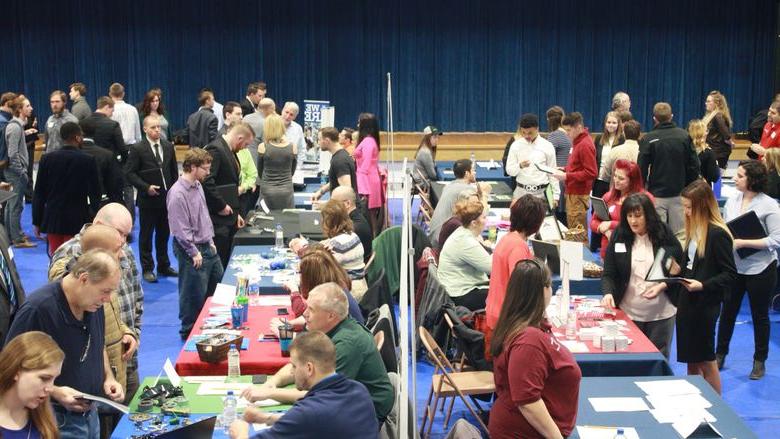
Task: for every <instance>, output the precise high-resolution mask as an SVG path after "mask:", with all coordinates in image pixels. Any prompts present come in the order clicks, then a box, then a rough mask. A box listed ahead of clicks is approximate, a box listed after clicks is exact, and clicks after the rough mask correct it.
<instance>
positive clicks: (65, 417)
mask: <svg viewBox="0 0 780 439" xmlns="http://www.w3.org/2000/svg"><path fill="white" fill-rule="evenodd" d="M54 407H55V409H54V417H55V420H56V421H57V427H59V429H60V439H100V421H99V420H98V412H97V407H96V405H95V404H92V409H90V411H88V412H86V413H77V412H69V411H67V410H65V409H63V408H62V407H58V406H56V405H55V406H54Z"/></svg>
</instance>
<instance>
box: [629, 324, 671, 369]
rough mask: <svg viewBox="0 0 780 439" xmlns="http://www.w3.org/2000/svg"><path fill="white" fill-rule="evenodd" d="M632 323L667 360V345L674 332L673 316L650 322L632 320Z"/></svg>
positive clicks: (669, 343)
mask: <svg viewBox="0 0 780 439" xmlns="http://www.w3.org/2000/svg"><path fill="white" fill-rule="evenodd" d="M634 323H635V324H636V326H637V328H639V330H640V331H642V333H643V334H645V336H646V337H647V338H648V340H650V341H651V342H652V343H653V344H654V345H655V347H656V348H657V349H658V350H659V351H660V352H661V353H662V354H664V357H666V359H667V360H668V359H669V346H671V344H672V334H674V316H672V317H669V318H668V319H662V320H655V321H652V322H637V321H634Z"/></svg>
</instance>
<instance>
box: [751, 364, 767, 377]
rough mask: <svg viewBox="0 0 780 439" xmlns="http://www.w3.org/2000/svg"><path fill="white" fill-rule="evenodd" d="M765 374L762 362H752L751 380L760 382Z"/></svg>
mask: <svg viewBox="0 0 780 439" xmlns="http://www.w3.org/2000/svg"><path fill="white" fill-rule="evenodd" d="M765 373H766V366H765V365H764V362H763V361H759V360H753V370H752V371H751V372H750V379H751V380H760V379H761V378H763V377H764V374H765Z"/></svg>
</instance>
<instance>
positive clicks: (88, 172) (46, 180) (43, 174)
mask: <svg viewBox="0 0 780 439" xmlns="http://www.w3.org/2000/svg"><path fill="white" fill-rule="evenodd" d="M87 197H89V204H87ZM100 198H101V196H100V183H99V181H98V171H97V165H96V164H95V159H94V158H92V156H90V155H89V154H84V153H83V152H81V151H80V150H79V149H78V148H77V147H75V146H72V145H63V147H62V149H59V150H57V151H52V152H49V153H46V154H44V155H43V157H41V161H40V163H39V164H38V178H36V180H35V195H34V196H33V206H32V207H33V209H32V222H33V224H34V225H36V226H38V227H40V229H41V232H46V233H57V234H62V235H75V234H77V233H78V232H79V230H81V227H82V226H83V225H84V223H88V222H91V221H92V218H93V217H94V215H95V213H97V210H98V208H99V206H100Z"/></svg>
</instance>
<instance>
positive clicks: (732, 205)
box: [716, 160, 780, 380]
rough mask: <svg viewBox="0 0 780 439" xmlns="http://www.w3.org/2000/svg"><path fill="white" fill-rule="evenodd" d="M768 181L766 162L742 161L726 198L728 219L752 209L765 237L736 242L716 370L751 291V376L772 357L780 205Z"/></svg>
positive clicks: (757, 374)
mask: <svg viewBox="0 0 780 439" xmlns="http://www.w3.org/2000/svg"><path fill="white" fill-rule="evenodd" d="M766 182H767V170H766V167H765V166H764V164H763V163H761V162H759V161H758V160H745V161H742V162H740V163H739V167H738V168H737V174H736V176H735V177H734V185H735V186H736V188H737V193H736V194H735V195H734V196H732V197H731V198H729V199H728V201H726V206H725V208H724V216H725V220H726V221H731V220H733V219H735V218H737V217H739V216H741V215H744V214H746V213H748V212H750V211H753V212H755V213H756V215H757V216H758V219H759V221H760V222H761V225H762V226H763V228H764V231H765V232H766V235H767V237H766V238H761V239H735V240H734V250H735V251H734V262H735V263H736V266H737V279H736V282H734V284H733V288H732V289H731V291H727V292H726V297H725V299H724V301H723V310H722V312H721V315H720V324H719V325H718V350H717V355H716V360H717V362H718V369H722V368H723V364H724V362H725V360H726V355H728V353H729V343H730V342H731V335H732V334H733V333H734V323H735V322H736V320H737V314H738V313H739V307H740V305H741V304H742V298H743V297H744V296H745V291H747V294H748V300H749V302H750V314H751V316H752V318H753V340H754V343H755V351H754V353H753V370H752V371H751V372H750V379H751V380H758V379H761V378H762V377H763V376H764V373H765V370H766V368H765V365H764V362H765V361H766V358H767V356H768V355H769V302H770V300H771V298H772V295H773V294H774V292H775V284H776V283H777V253H776V252H777V249H778V248H780V207H778V206H777V201H776V200H775V199H774V198H772V197H770V196H769V195H767V194H765V193H764V188H765V187H766ZM739 249H755V250H757V251H756V252H755V253H753V254H751V255H749V256H746V257H744V258H743V257H741V256H740V255H739V254H738V253H737V250H739Z"/></svg>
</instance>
